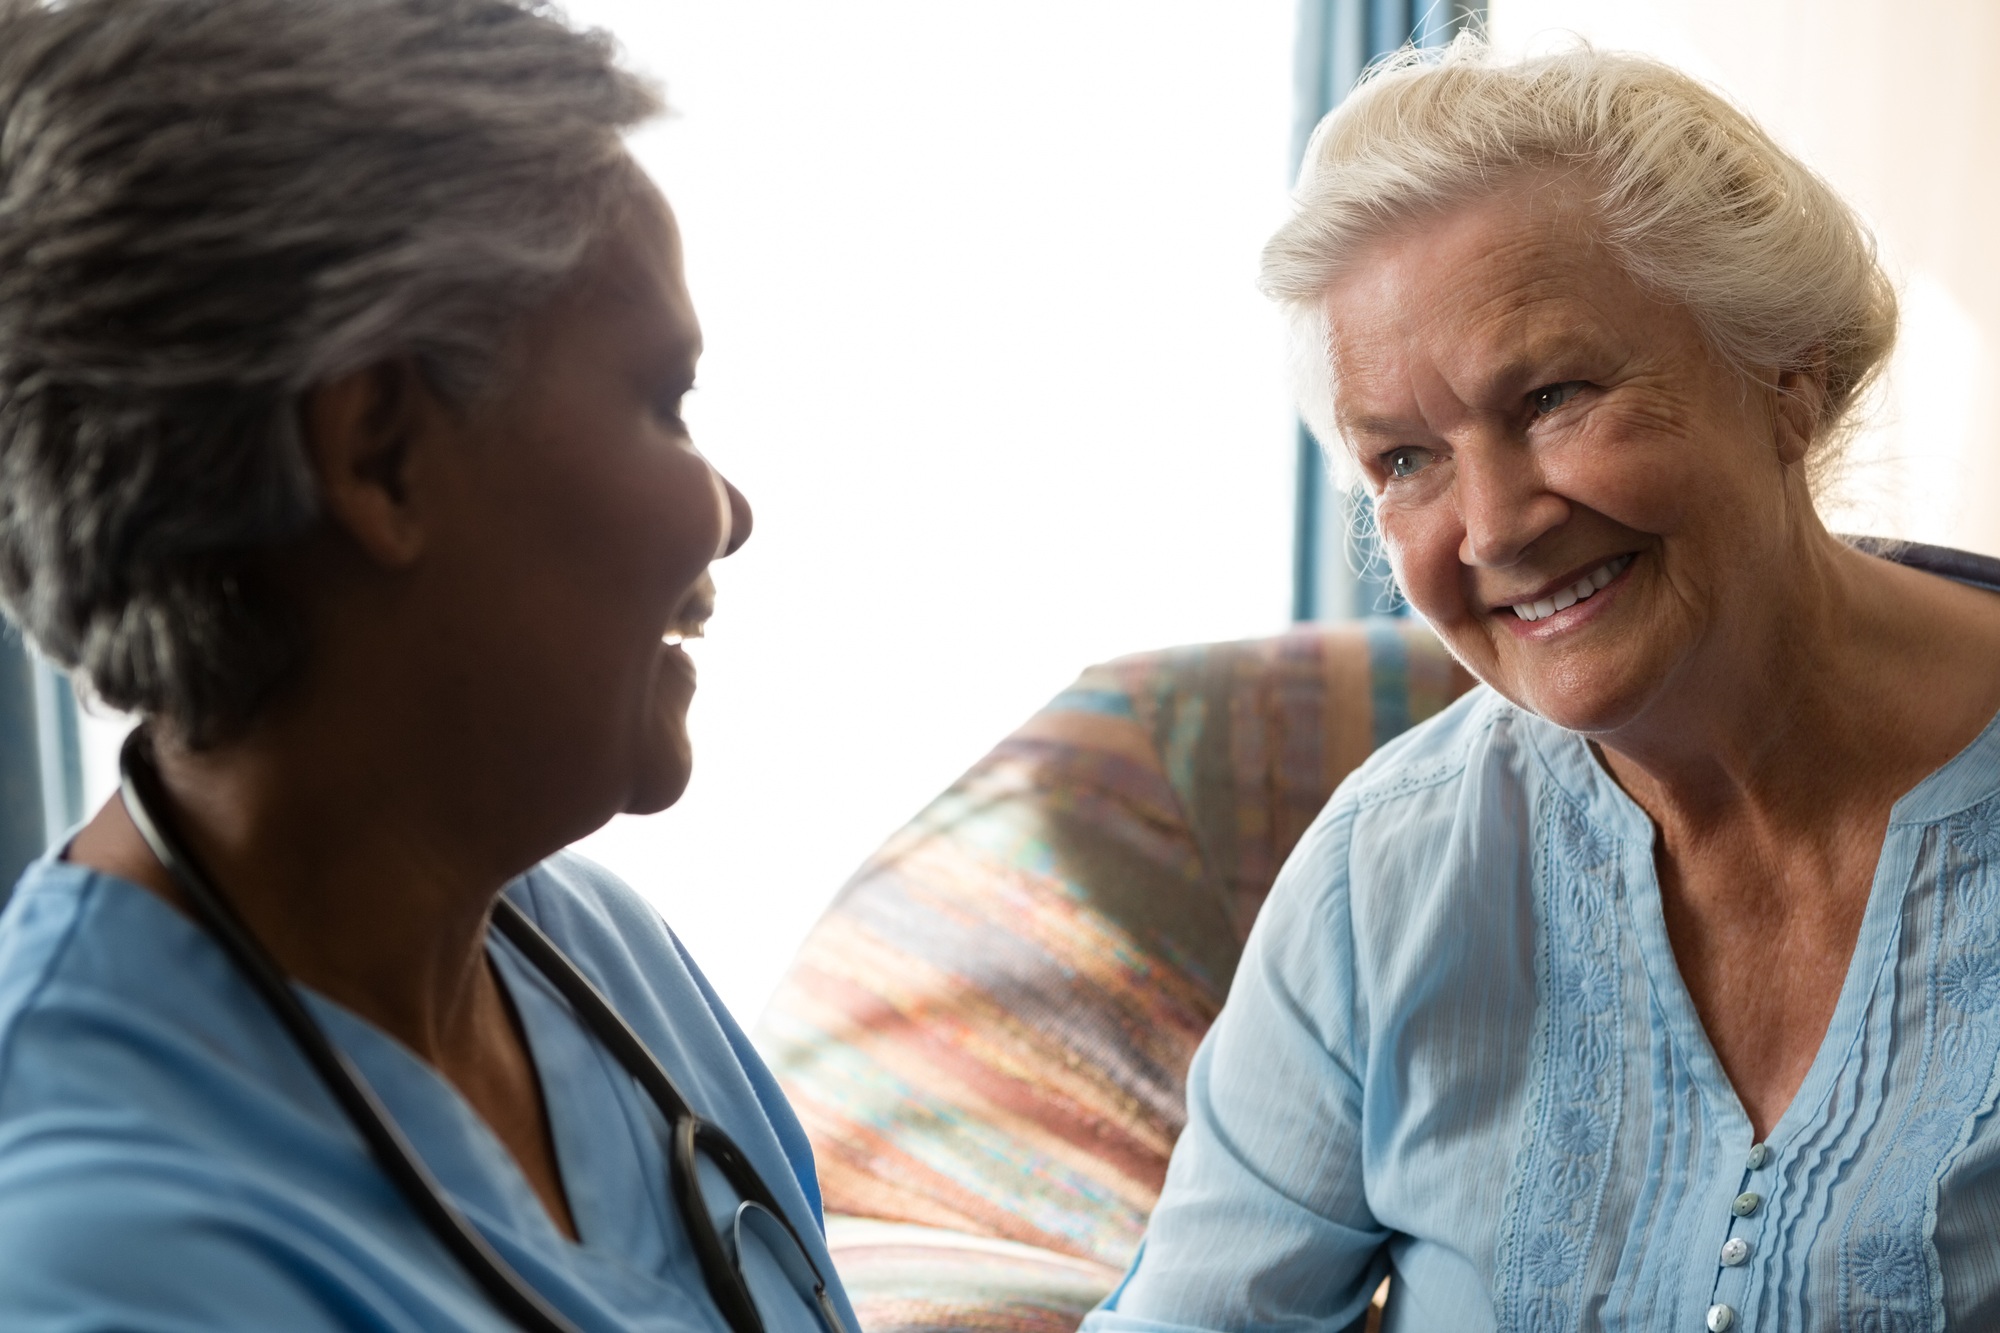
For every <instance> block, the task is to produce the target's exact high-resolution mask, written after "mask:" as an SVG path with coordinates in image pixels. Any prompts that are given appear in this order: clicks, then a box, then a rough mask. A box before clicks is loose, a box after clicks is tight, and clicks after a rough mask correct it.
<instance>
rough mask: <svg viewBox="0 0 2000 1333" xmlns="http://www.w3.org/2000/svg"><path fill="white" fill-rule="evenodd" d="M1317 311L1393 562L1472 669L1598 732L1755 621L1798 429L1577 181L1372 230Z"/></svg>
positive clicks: (1789, 509)
mask: <svg viewBox="0 0 2000 1333" xmlns="http://www.w3.org/2000/svg"><path fill="white" fill-rule="evenodd" d="M1325 310H1326V313H1327V315H1328V317H1329V322H1330V337H1329V352H1330V356H1331V362H1332V371H1333V374H1334V377H1335V404H1334V405H1335V410H1336V414H1337V418H1338V421H1339V424H1340V427H1341V431H1342V434H1343V436H1344V438H1345V440H1346V442H1347V444H1348V447H1349V448H1350V449H1351V450H1352V451H1353V453H1354V456H1355V458H1356V460H1357V461H1358V463H1359V465H1360V470H1361V472H1362V475H1363V477H1364V478H1365V481H1366V484H1367V486H1368V487H1369V489H1370V491H1371V492H1372V493H1373V494H1374V496H1375V504H1376V514H1377V519H1378V522H1379V524H1380V527H1381V532H1382V536H1383V539H1384V542H1385V544H1386V546H1387V548H1388V552H1389V556H1390V559H1391V561H1392V562H1393V564H1394V567H1395V571H1396V575H1397V577H1398V579H1399V580H1400V581H1401V583H1402V586H1403V588H1404V590H1405V592H1406V594H1407V595H1408V597H1409V599H1410V601H1411V603H1412V604H1413V605H1414V606H1415V607H1416V609H1417V610H1418V611H1419V612H1421V613H1422V614H1423V616H1424V618H1425V619H1426V620H1428V621H1429V622H1430V623H1431V624H1432V625H1433V626H1434V627H1435V628H1436V629H1437V631H1438V632H1439V634H1440V635H1442V636H1443V638H1444V640H1445V641H1446V643H1447V644H1448V645H1449V646H1450V647H1451V649H1452V651H1453V652H1454V653H1455V654H1456V655H1457V656H1458V657H1459V659H1460V660H1461V661H1463V662H1464V663H1465V665H1466V666H1467V667H1468V668H1469V669H1470V670H1471V671H1472V672H1473V673H1474V674H1475V675H1477V676H1478V677H1479V678H1480V679H1482V680H1484V681H1485V682H1486V683H1488V684H1489V685H1492V686H1493V687H1494V688H1495V689H1497V690H1498V691H1499V692H1500V693H1502V694H1504V695H1506V696H1507V697H1508V698H1510V699H1512V700H1513V701H1515V702H1516V703H1519V704H1521V705H1522V706H1524V707H1526V708H1529V709H1531V710H1533V711H1534V712H1536V713H1539V714H1541V715H1542V716H1544V717H1547V718H1549V719H1550V720H1552V721H1554V722H1557V723H1559V724H1560V725H1563V726H1566V727H1570V728H1572V729H1575V730H1580V731H1585V732H1591V733H1597V734H1604V733H1610V732H1615V731H1616V730H1617V729H1619V728H1620V727H1623V726H1626V725H1629V724H1631V723H1632V722H1634V721H1635V720H1637V719H1640V718H1642V717H1643V716H1644V715H1645V712H1646V710H1647V709H1648V708H1649V707H1650V706H1651V705H1653V704H1655V703H1657V702H1659V701H1660V700H1661V699H1662V698H1664V697H1666V696H1667V695H1668V694H1669V693H1670V692H1671V691H1673V690H1674V688H1675V687H1676V685H1677V684H1678V685H1686V684H1687V683H1688V682H1690V681H1698V680H1702V679H1705V678H1713V675H1714V673H1713V672H1712V671H1711V670H1709V669H1708V668H1712V667H1714V666H1715V665H1716V663H1717V661H1719V660H1721V661H1726V658H1727V654H1728V653H1730V652H1731V650H1732V648H1733V647H1736V646H1740V642H1739V641H1740V640H1741V638H1742V636H1743V635H1744V634H1746V633H1748V632H1751V631H1750V628H1749V627H1752V626H1755V625H1756V624H1757V623H1758V622H1759V620H1760V613H1763V614H1762V619H1764V620H1766V621H1768V619H1769V610H1770V608H1769V606H1768V605H1767V604H1766V603H1767V599H1768V597H1769V594H1770V592H1771V589H1772V580H1773V578H1774V576H1775V575H1776V573H1777V571H1778V570H1779V569H1780V568H1781V566H1782V564H1783V561H1782V559H1781V555H1782V549H1783V546H1784V543H1785V539H1786V536H1787V531H1788V527H1790V526H1792V525H1793V523H1794V519H1795V518H1796V516H1797V515H1798V514H1799V513H1800V512H1801V511H1800V508H1799V507H1800V506H1801V505H1804V506H1805V511H1806V512H1809V511H1810V501H1809V499H1808V498H1807V497H1806V496H1805V494H1804V491H1803V489H1802V487H1803V483H1802V482H1801V481H1800V479H1799V476H1798V474H1799V469H1798V468H1797V467H1796V466H1790V465H1789V463H1790V462H1795V461H1796V458H1797V456H1798V452H1799V450H1800V449H1802V444H1800V443H1799V442H1797V441H1793V440H1790V439H1789V437H1788V436H1787V435H1786V434H1785V432H1784V430H1783V429H1782V426H1783V422H1784V419H1785V418H1783V416H1782V414H1780V413H1778V412H1776V411H1775V410H1774V397H1773V395H1772V394H1771V393H1770V392H1769V391H1768V390H1764V389H1762V388H1759V387H1758V386H1755V385H1752V384H1750V383H1748V382H1746V381H1745V380H1744V379H1743V377H1741V376H1739V375H1737V374H1735V373H1733V372H1732V371H1731V370H1730V369H1728V368H1727V367H1725V366H1723V365H1722V364H1720V363H1719V362H1718V361H1717V360H1716V359H1715V358H1714V357H1713V356H1712V355H1711V354H1710V352H1709V350H1708V348H1707V345H1706V343H1705V341H1704V340H1703V338H1702V337H1701V335H1700V332H1699V330H1698V328H1697V326H1696V325H1695V323H1694V321H1693V319H1692V318H1691V317H1690V316H1689V315H1688V313H1687V312H1686V311H1685V310H1683V309H1681V308H1678V307H1675V306H1671V305H1668V304H1665V303H1663V302H1660V301H1658V300H1655V299H1654V298H1653V297H1651V296H1650V295H1648V294H1647V293H1646V292H1645V291H1643V290H1642V289H1640V288H1639V287H1638V285H1637V284H1635V283H1634V282H1633V281H1632V280H1631V279H1630V278H1629V277H1627V276H1626V275H1625V273H1624V272H1623V270H1622V269H1621V268H1620V267H1619V265H1618V264H1617V263H1615V262H1614V261H1613V260H1612V259H1611V257H1610V256H1608V255H1607V254H1605V253H1604V252H1603V251H1602V249H1601V248H1600V247H1599V246H1597V245H1596V244H1594V243H1593V242H1592V241H1591V240H1590V234H1589V231H1588V227H1587V223H1586V218H1585V213H1584V210H1583V207H1582V205H1581V204H1580V202H1579V201H1578V200H1577V199H1575V198H1574V197H1571V196H1569V195H1567V194H1566V193H1565V192H1564V191H1562V190H1561V189H1559V188H1544V189H1541V190H1533V189H1531V188H1526V187H1524V188H1522V189H1520V190H1518V191H1514V192H1510V193H1507V194H1503V195H1500V196H1497V197H1494V198H1490V199H1486V200H1483V201H1480V202H1477V203H1474V204H1471V205H1468V206H1465V207H1462V208H1460V209H1458V210H1456V211H1454V212H1450V213H1447V214H1445V215H1442V216H1440V217H1439V218H1438V219H1436V220H1435V221H1432V222H1429V223H1426V224H1419V225H1417V226H1416V227H1415V228H1413V229H1410V230H1407V231H1405V232H1403V233H1401V234H1399V235H1395V236H1391V237H1388V238H1386V239H1384V240H1382V241H1380V242H1378V243H1376V244H1375V245H1374V246H1373V247H1371V248H1370V249H1369V250H1368V251H1367V252H1365V253H1364V254H1363V255H1362V256H1361V258H1360V260H1359V261H1358V262H1357V263H1356V265H1355V266H1354V268H1353V269H1352V270H1351V271H1350V272H1349V273H1348V274H1347V275H1346V276H1345V277H1343V278H1341V279H1340V280H1338V281H1337V282H1336V283H1335V284H1334V285H1333V286H1332V287H1331V288H1330V289H1329V290H1328V293H1327V296H1326V305H1325ZM1788 448H1789V449H1790V450H1791V451H1790V452H1787V450H1788ZM1793 535H1795V534H1793Z"/></svg>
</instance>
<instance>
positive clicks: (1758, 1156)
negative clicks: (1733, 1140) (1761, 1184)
mask: <svg viewBox="0 0 2000 1333" xmlns="http://www.w3.org/2000/svg"><path fill="white" fill-rule="evenodd" d="M1770 1160H1771V1150H1770V1149H1769V1148H1767V1147H1765V1146H1764V1145H1763V1144H1761V1143H1753V1144H1751V1145H1750V1169H1751V1170H1752V1171H1760V1170H1762V1169H1763V1167H1764V1163H1766V1162H1768V1161H1770Z"/></svg>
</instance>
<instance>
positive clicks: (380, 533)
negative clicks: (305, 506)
mask: <svg viewBox="0 0 2000 1333" xmlns="http://www.w3.org/2000/svg"><path fill="white" fill-rule="evenodd" d="M301 415H302V418H303V419H302V422H301V424H302V426H303V429H304V433H305V445H306V454H307V457H308V458H310V459H311V461H312V467H313V472H314V474H315V476H316V478H317V480H318V482H319V490H320V499H321V502H322V503H323V504H324V505H325V506H326V512H327V516H328V517H329V518H330V519H332V520H333V522H334V523H335V525H337V526H338V527H339V528H340V529H341V531H343V532H344V533H346V534H347V536H348V537H350V538H351V539H352V540H353V541H354V543H355V545H356V546H358V547H360V549H361V550H362V552H363V553H364V554H365V555H366V556H367V557H368V558H369V559H371V560H374V561H375V562H377V563H378V564H381V565H385V566H388V567H391V568H401V567H404V566H406V565H409V564H411V563H413V562H414V561H415V560H416V559H417V557H418V556H419V555H421V554H422V553H423V547H424V525H423V523H422V521H421V515H420V513H419V512H418V507H417V506H416V505H415V504H413V503H412V497H411V485H410V481H411V476H410V474H411V471H412V468H413V465H414V463H415V462H416V455H417V454H418V453H419V452H420V451H421V450H422V449H423V448H424V446H425V444H426V443H427V442H428V438H429V433H430V432H432V431H434V430H435V429H436V427H437V425H438V422H439V419H440V418H439V414H438V411H437V404H436V403H435V401H434V399H433V398H432V396H431V394H430V390H429V388H428V386H427V385H425V383H424V381H423V376H422V375H420V374H419V373H418V372H417V369H416V367H415V366H413V365H411V364H409V363H408V362H390V363H387V364H384V365H379V366H370V367H369V368H367V369H365V370H357V371H355V372H353V373H352V374H349V375H343V376H341V377H340V378H339V379H336V380H330V381H328V382H327V383H325V384H322V385H319V386H317V387H316V388H314V389H311V390H309V391H308V392H307V394H306V397H305V403H304V406H303V410H302V413H301Z"/></svg>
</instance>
